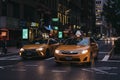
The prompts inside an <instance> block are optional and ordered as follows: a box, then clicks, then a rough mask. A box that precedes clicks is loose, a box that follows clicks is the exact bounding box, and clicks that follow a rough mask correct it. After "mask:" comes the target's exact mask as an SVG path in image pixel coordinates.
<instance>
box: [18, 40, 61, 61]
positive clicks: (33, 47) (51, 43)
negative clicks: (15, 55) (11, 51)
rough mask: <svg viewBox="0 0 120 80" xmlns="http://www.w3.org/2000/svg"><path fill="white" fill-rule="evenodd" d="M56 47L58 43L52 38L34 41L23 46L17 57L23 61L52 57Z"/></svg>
mask: <svg viewBox="0 0 120 80" xmlns="http://www.w3.org/2000/svg"><path fill="white" fill-rule="evenodd" d="M57 46H59V43H58V42H57V41H56V40H55V39H52V38H50V39H39V40H34V41H32V42H31V43H29V44H26V45H24V46H23V47H22V48H21V49H20V51H19V55H20V56H21V57H22V58H23V59H26V58H33V57H49V56H53V53H54V51H55V49H56V47H57Z"/></svg>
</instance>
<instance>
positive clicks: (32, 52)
mask: <svg viewBox="0 0 120 80" xmlns="http://www.w3.org/2000/svg"><path fill="white" fill-rule="evenodd" d="M22 55H23V56H38V54H37V52H36V50H35V49H26V50H24V52H23V54H22Z"/></svg>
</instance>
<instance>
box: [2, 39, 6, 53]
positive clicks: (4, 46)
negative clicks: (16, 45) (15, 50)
mask: <svg viewBox="0 0 120 80" xmlns="http://www.w3.org/2000/svg"><path fill="white" fill-rule="evenodd" d="M2 53H4V54H7V41H6V39H3V41H2Z"/></svg>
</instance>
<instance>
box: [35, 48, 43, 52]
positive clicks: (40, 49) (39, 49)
mask: <svg viewBox="0 0 120 80" xmlns="http://www.w3.org/2000/svg"><path fill="white" fill-rule="evenodd" d="M43 49H44V48H38V49H36V50H37V51H42V50H43Z"/></svg>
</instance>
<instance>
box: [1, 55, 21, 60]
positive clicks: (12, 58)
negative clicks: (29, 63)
mask: <svg viewBox="0 0 120 80" xmlns="http://www.w3.org/2000/svg"><path fill="white" fill-rule="evenodd" d="M0 60H21V57H20V56H18V55H13V56H6V57H0Z"/></svg>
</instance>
